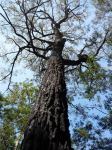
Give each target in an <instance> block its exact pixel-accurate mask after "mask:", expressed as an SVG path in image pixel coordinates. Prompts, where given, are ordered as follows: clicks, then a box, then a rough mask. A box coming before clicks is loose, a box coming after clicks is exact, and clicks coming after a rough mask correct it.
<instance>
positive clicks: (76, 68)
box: [0, 0, 109, 150]
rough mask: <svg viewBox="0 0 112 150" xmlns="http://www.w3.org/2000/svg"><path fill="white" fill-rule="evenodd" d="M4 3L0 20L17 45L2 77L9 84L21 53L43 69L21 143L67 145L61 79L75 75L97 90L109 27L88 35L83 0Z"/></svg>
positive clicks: (25, 149)
mask: <svg viewBox="0 0 112 150" xmlns="http://www.w3.org/2000/svg"><path fill="white" fill-rule="evenodd" d="M4 3H5V2H4ZM4 3H1V4H0V7H1V11H0V15H1V17H2V19H3V22H1V23H3V25H4V26H3V27H4V34H7V32H8V35H7V40H10V41H12V42H13V43H14V44H15V45H16V50H12V51H10V52H5V54H4V55H3V56H5V57H8V56H9V55H11V57H10V59H11V60H12V62H11V66H10V71H9V73H8V74H7V75H6V76H4V77H3V79H6V78H7V77H8V78H9V85H8V88H10V84H11V79H12V74H13V70H14V67H15V63H16V62H17V60H18V59H19V58H20V57H21V58H23V60H28V62H29V64H35V66H36V68H37V71H40V72H42V82H41V86H40V92H39V94H38V97H37V102H36V104H35V105H34V107H33V109H32V113H31V116H30V118H29V123H28V125H27V128H26V130H25V133H24V139H23V142H22V144H21V149H22V150H31V149H32V150H37V149H39V150H44V149H46V150H71V149H72V148H71V140H70V133H69V120H68V101H67V89H66V83H65V79H68V80H70V79H71V76H73V77H74V82H75V84H77V83H79V82H81V83H84V84H85V86H87V91H86V93H88V94H89V96H91V89H93V90H94V92H96V87H97V86H98V84H97V81H96V79H97V78H98V79H99V83H100V84H103V79H102V78H103V76H102V74H100V76H99V75H98V73H99V71H100V72H102V69H100V65H99V64H98V62H96V61H97V60H98V59H99V54H100V52H101V51H102V48H103V45H104V44H105V42H106V39H107V36H108V33H109V30H108V29H106V30H104V32H103V33H102V34H98V33H94V34H93V35H91V36H90V39H88V36H89V34H86V32H87V31H86V30H85V24H84V21H85V19H86V17H87V3H86V1H82V2H79V1H74V0H73V1H72V0H62V1H61V0H60V1H59V0H52V1H51V0H34V1H32V0H27V1H26V0H9V1H8V2H6V4H4ZM6 31H7V32H6ZM78 43H79V45H78ZM12 54H13V55H12ZM104 54H105V53H103V52H102V55H101V57H103V56H104ZM12 57H13V58H12ZM91 71H93V72H91ZM40 72H39V73H40ZM70 73H71V74H70ZM65 75H66V76H65ZM93 79H94V81H95V84H94V83H93ZM98 88H99V89H100V86H98Z"/></svg>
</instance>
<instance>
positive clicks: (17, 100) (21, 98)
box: [0, 82, 38, 150]
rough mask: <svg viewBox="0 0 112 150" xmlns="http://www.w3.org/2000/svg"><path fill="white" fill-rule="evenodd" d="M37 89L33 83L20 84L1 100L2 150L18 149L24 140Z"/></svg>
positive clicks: (0, 136)
mask: <svg viewBox="0 0 112 150" xmlns="http://www.w3.org/2000/svg"><path fill="white" fill-rule="evenodd" d="M37 91H38V89H37V87H35V86H34V85H33V84H32V83H25V82H23V83H19V84H15V85H14V86H13V91H11V92H9V94H8V95H7V96H5V97H2V96H1V98H0V104H1V107H0V110H1V113H0V120H1V123H0V133H1V134H0V149H1V150H5V149H7V148H8V149H10V150H14V148H15V149H16V148H17V147H18V146H19V144H20V142H21V139H22V136H23V133H24V130H25V127H26V125H27V122H28V118H29V114H30V112H31V107H32V106H33V104H34V102H35V100H36V94H37Z"/></svg>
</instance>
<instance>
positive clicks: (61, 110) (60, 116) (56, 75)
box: [22, 56, 71, 150]
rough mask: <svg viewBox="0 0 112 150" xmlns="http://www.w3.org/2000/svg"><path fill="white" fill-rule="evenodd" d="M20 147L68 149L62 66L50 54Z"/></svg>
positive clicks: (60, 62) (26, 149) (54, 149)
mask: <svg viewBox="0 0 112 150" xmlns="http://www.w3.org/2000/svg"><path fill="white" fill-rule="evenodd" d="M22 150H71V142H70V134H69V121H68V107H67V98H66V84H65V77H64V66H63V62H62V59H61V57H57V56H51V57H50V59H49V60H48V66H47V70H46V72H45V75H44V77H43V81H42V86H41V89H40V93H39V96H38V100H37V104H36V105H35V108H34V110H33V115H32V116H31V119H30V121H29V125H28V128H27V130H26V132H25V134H24V140H23V144H22Z"/></svg>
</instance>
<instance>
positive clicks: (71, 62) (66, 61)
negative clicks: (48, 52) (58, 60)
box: [63, 54, 88, 66]
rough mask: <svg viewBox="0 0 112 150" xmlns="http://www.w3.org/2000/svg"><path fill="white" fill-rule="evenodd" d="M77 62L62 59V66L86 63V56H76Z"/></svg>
mask: <svg viewBox="0 0 112 150" xmlns="http://www.w3.org/2000/svg"><path fill="white" fill-rule="evenodd" d="M78 58H79V59H78V60H76V61H75V60H69V59H63V64H64V65H68V66H77V65H79V64H81V63H83V62H87V59H88V55H86V54H83V55H80V54H79V55H78Z"/></svg>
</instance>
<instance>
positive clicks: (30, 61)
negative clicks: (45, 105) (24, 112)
mask: <svg viewBox="0 0 112 150" xmlns="http://www.w3.org/2000/svg"><path fill="white" fill-rule="evenodd" d="M0 8H1V10H0V16H1V32H2V33H3V34H4V36H5V37H6V40H7V41H8V42H9V45H10V44H11V46H10V48H9V49H8V48H7V50H4V51H3V52H2V51H1V55H0V56H1V58H5V59H7V61H8V63H9V64H10V65H9V66H7V71H5V72H4V73H5V74H3V73H2V76H3V78H1V80H4V79H6V78H8V79H9V84H8V89H10V88H11V83H12V76H13V72H14V67H15V65H16V62H17V61H18V62H19V61H23V62H24V63H25V64H26V66H27V67H30V69H31V70H33V71H34V75H35V79H36V82H38V81H39V80H41V77H43V76H44V72H45V71H46V68H47V65H46V62H47V60H48V59H49V58H50V56H51V55H52V53H53V55H54V52H53V49H54V47H56V46H57V45H56V44H57V43H59V44H61V45H60V48H59V51H60V53H62V58H63V64H64V73H65V80H66V83H67V90H68V94H67V95H68V103H69V104H70V105H69V107H70V108H69V116H72V119H73V118H76V116H78V118H77V120H75V123H74V122H73V121H71V122H72V123H71V124H73V131H72V139H73V143H75V146H76V148H78V149H86V148H87V147H90V149H96V148H97V149H109V148H110V147H111V145H110V144H111V136H110V131H111V120H112V119H111V118H112V116H111V115H112V110H111V105H112V100H111V96H112V95H111V90H112V68H111V67H112V64H111V63H112V51H111V48H112V30H111V29H112V25H111V21H112V20H111V18H112V17H111V16H112V2H111V1H110V0H107V1H104V0H91V1H89V0H87V1H84V0H82V1H74V0H34V1H31V0H27V1H25V0H22V1H21V0H10V1H8V2H4V1H2V2H1V4H0ZM59 38H60V39H59ZM60 41H61V43H60ZM12 44H13V45H12ZM61 49H63V51H62V50H61ZM55 55H56V54H55ZM38 79H39V80H38ZM15 91H16V90H15ZM20 92H21V91H20ZM25 94H26V96H27V93H25ZM24 96H25V95H24ZM26 96H25V98H26ZM75 99H76V100H75ZM80 99H81V101H79V102H76V101H78V100H80ZM8 101H9V103H10V98H9V100H8ZM11 103H12V102H11ZM23 103H24V98H23ZM26 104H27V103H26V101H25V103H24V104H23V107H24V106H25V105H26ZM11 105H12V104H11ZM4 107H5V106H4ZM96 111H97V112H96ZM10 113H11V112H10ZM14 113H15V112H14ZM99 113H100V114H99ZM15 114H16V113H15ZM4 117H5V116H4ZM70 118H71V117H70ZM93 121H94V122H95V123H93ZM23 124H24V123H23ZM16 128H18V127H16ZM10 131H11V133H12V132H15V131H14V128H11V129H10ZM108 131H109V133H107V132H108ZM106 135H109V136H110V137H109V138H107V136H106ZM10 140H11V139H10Z"/></svg>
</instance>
